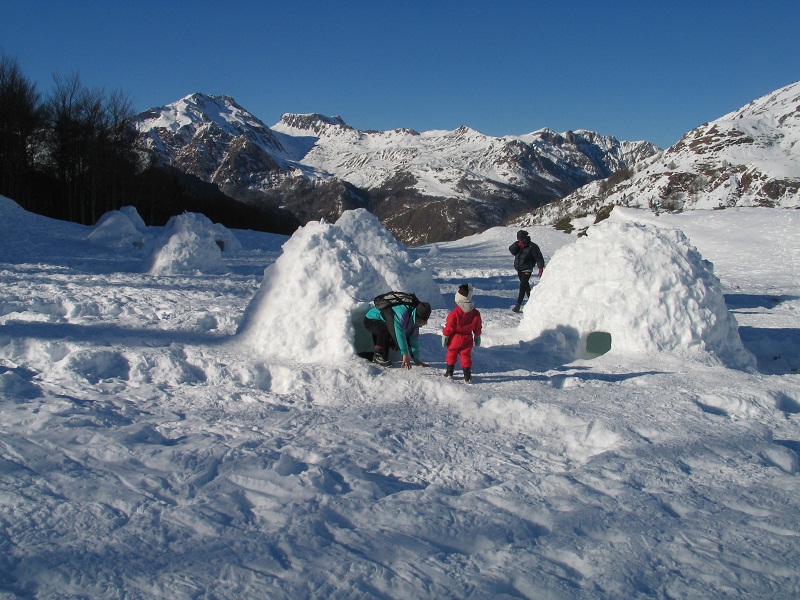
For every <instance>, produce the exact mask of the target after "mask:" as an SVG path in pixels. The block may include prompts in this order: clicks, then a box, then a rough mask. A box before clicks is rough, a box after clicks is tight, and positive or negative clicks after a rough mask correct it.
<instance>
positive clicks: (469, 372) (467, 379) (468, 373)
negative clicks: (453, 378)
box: [464, 367, 472, 383]
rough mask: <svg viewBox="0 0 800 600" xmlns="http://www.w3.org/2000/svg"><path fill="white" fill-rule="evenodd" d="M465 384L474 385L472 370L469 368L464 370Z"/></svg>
mask: <svg viewBox="0 0 800 600" xmlns="http://www.w3.org/2000/svg"><path fill="white" fill-rule="evenodd" d="M464 383H472V369H471V368H469V367H466V368H465V369H464Z"/></svg>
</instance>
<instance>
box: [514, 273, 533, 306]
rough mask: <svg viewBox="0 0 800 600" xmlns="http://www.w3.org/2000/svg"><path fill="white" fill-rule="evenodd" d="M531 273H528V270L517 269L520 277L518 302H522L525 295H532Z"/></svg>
mask: <svg viewBox="0 0 800 600" xmlns="http://www.w3.org/2000/svg"><path fill="white" fill-rule="evenodd" d="M531 275H532V273H528V272H527V271H525V272H523V271H517V277H519V296H517V304H522V301H523V300H524V299H525V296H528V297H530V295H531Z"/></svg>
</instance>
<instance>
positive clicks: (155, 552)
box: [0, 198, 800, 599]
mask: <svg viewBox="0 0 800 600" xmlns="http://www.w3.org/2000/svg"><path fill="white" fill-rule="evenodd" d="M129 216H130V215H129ZM115 217H117V218H116V219H113V220H118V221H120V222H124V221H125V220H124V219H120V218H119V215H115ZM113 220H112V219H109V220H108V221H107V222H113ZM133 221H134V222H133V225H134V227H133V228H131V227H130V226H128V224H127V223H126V224H125V228H124V235H123V234H119V235H117V236H116V237H115V235H114V233H113V232H114V231H115V230H114V229H113V228H112V229H110V230H109V229H108V227H109V226H107V228H106V230H105V231H104V232H103V233H104V234H103V235H99V234H95V236H94V239H91V238H90V235H91V234H92V233H94V232H95V231H97V230H96V229H94V228H88V227H83V226H80V225H76V224H71V223H64V222H59V221H53V220H50V219H46V218H43V217H39V216H35V215H31V214H29V213H26V212H25V211H23V210H21V209H20V208H19V207H18V206H16V205H15V204H14V203H12V202H10V201H9V200H7V199H3V198H0V233H2V243H0V598H34V597H36V598H39V597H41V598H67V597H89V598H171V599H173V598H273V599H274V598H277V599H280V598H286V599H290V598H291V599H294V598H404V599H406V598H464V597H472V598H488V597H491V598H536V599H538V598H564V599H568V598H569V599H571V598H586V599H589V598H591V599H597V598H600V599H604V598H605V599H619V598H647V597H652V598H704V599H706V598H731V597H749V598H796V597H798V595H800V575H798V573H800V480H799V478H798V472H800V467H799V466H798V454H799V453H800V374H798V368H800V236H798V235H797V231H798V230H800V211H791V210H775V209H755V208H753V209H728V210H723V211H693V212H687V213H684V214H678V215H662V216H660V217H655V216H653V215H652V213H649V212H641V213H640V212H637V211H634V210H620V209H616V210H615V211H614V212H613V213H612V217H611V219H609V220H608V221H607V222H604V223H602V224H600V225H598V226H597V227H596V228H594V227H593V228H590V230H589V236H588V237H587V238H580V239H579V240H576V238H575V237H574V236H569V235H565V234H563V233H561V232H557V231H554V230H552V229H546V228H530V229H529V231H530V232H531V237H532V238H533V239H534V240H535V241H536V242H537V243H539V245H540V246H541V248H542V250H543V252H544V254H545V258H546V259H547V261H548V267H547V269H545V274H544V277H542V279H541V282H539V283H538V286H537V288H535V289H534V295H533V300H532V302H534V303H535V304H536V309H535V310H534V309H533V304H532V305H531V306H530V307H529V308H526V309H525V310H524V312H523V314H521V315H520V314H515V313H513V312H511V311H510V310H509V307H510V306H511V305H512V304H513V303H514V301H515V297H516V291H517V280H516V277H515V275H514V272H513V268H512V257H511V255H510V254H509V253H508V245H509V244H510V243H511V242H513V241H514V240H515V239H516V236H515V233H516V231H515V230H514V229H508V228H495V229H492V230H489V231H487V232H485V233H483V234H480V235H476V236H472V237H469V238H466V239H463V240H459V241H455V242H449V243H442V244H437V245H431V246H427V247H423V248H412V249H405V250H402V249H397V248H394V246H393V245H392V240H390V239H387V238H386V236H385V232H384V231H382V230H378V229H377V228H373V229H372V231H370V226H369V223H368V222H365V221H363V220H362V221H358V222H356V223H355V224H354V223H350V226H349V228H348V227H344V225H343V224H339V225H335V224H322V223H313V224H310V225H309V226H307V227H305V228H303V229H301V230H300V231H298V233H296V234H295V236H293V237H292V239H291V243H287V244H285V246H284V243H285V242H286V241H287V238H286V237H281V236H274V235H269V234H260V233H255V232H247V231H235V232H232V233H233V235H234V236H235V241H236V243H227V244H225V245H226V246H227V248H226V250H225V251H224V252H222V251H221V250H220V251H219V252H220V255H219V256H218V255H217V254H216V252H217V250H215V249H214V248H218V245H212V246H208V245H206V246H203V250H202V251H201V252H198V253H196V254H194V256H195V257H196V256H202V257H206V258H203V259H201V261H200V262H199V263H198V262H197V261H196V260H195V262H192V261H190V260H186V259H187V256H188V255H189V254H191V252H188V250H187V248H188V249H191V247H192V245H191V244H200V243H201V242H200V241H198V240H200V238H202V237H203V235H204V231H205V230H204V229H203V224H202V223H199V220H197V223H198V224H197V227H199V229H198V228H195V229H192V228H191V227H188V228H184V229H183V230H182V232H183V233H182V234H181V235H182V236H183V237H175V236H172V237H171V238H170V237H169V236H167V235H166V232H164V231H162V230H155V229H154V230H150V231H147V230H142V228H141V223H138V222H135V219H134V220H133ZM365 223H366V230H365V229H364V227H365ZM359 227H361V229H360V230H359ZM671 228H678V229H680V230H681V231H682V232H683V234H685V236H684V235H682V234H680V233H679V232H673V231H671ZM136 230H138V231H139V233H140V234H141V236H139V235H138V234H137V233H136ZM116 231H120V232H121V231H122V229H118V230H116ZM357 231H360V232H361V233H360V236H361V240H360V241H359V240H355V239H353V236H354V235H355V232H357ZM218 233H219V232H218ZM227 233H230V232H227ZM227 233H226V234H227ZM109 234H110V235H109ZM356 237H357V236H356ZM87 238H88V239H87ZM687 238H688V240H687ZM115 239H116V241H118V242H119V243H112V242H114V241H115ZM157 240H161V242H157ZM230 241H232V240H230ZM184 242H185V243H184ZM376 242H380V243H376ZM156 243H162V244H163V246H162V247H161V251H160V252H159V249H158V248H154V244H156ZM203 243H204V242H203ZM239 243H240V244H241V248H239V247H238V244H239ZM187 244H188V245H187ZM212 244H213V240H212ZM187 252H188V254H187ZM402 252H407V253H408V257H407V260H408V261H410V263H414V265H413V266H414V267H415V268H416V267H420V269H417V273H416V277H417V278H416V279H414V277H412V276H411V275H410V271H409V270H408V269H409V267H408V265H405V266H403V265H401V264H400V262H399V261H397V260H396V259H397V257H398V256H400V257H402V256H403V254H402ZM170 256H172V257H175V260H174V261H170V260H169V257H170ZM153 257H158V260H157V261H155V260H154V258H153ZM178 257H180V258H181V260H180V261H179V260H178ZM337 257H338V258H337ZM334 258H335V259H334ZM219 260H221V261H222V264H223V265H224V267H225V269H227V272H224V273H220V272H219V270H220V269H219V265H220V263H219ZM404 261H405V258H404ZM709 261H710V262H709ZM710 263H713V269H712V266H711V264H710ZM156 264H158V265H159V268H158V269H154V266H155V265H156ZM404 264H405V263H404ZM187 265H188V266H189V268H184V267H186V266H187ZM206 265H209V266H211V267H213V268H210V269H206V268H204V267H205V266H206ZM268 265H273V266H271V267H270V268H268V269H267V273H266V274H265V273H264V268H265V267H267V266H268ZM392 265H394V266H392ZM359 269H361V271H362V272H363V273H364V278H363V279H360V278H359V277H358V276H357V273H358V272H359ZM392 269H394V270H395V271H398V270H399V271H405V272H400V273H399V274H398V273H397V272H391V273H390V272H389V271H391V270H392ZM712 270H713V272H712ZM426 273H427V274H429V275H430V276H432V278H433V279H434V280H435V282H436V283H437V284H438V285H439V288H440V290H441V298H439V299H438V301H439V304H438V306H440V307H441V306H445V308H435V310H434V312H433V315H432V318H431V320H430V322H429V324H428V325H427V326H426V327H424V328H423V329H422V338H421V339H422V354H423V360H426V361H427V362H428V363H429V365H430V366H429V367H428V368H422V367H415V368H414V369H412V370H410V371H405V370H402V369H399V368H392V369H381V368H379V367H377V366H375V365H372V364H370V363H368V362H366V361H364V360H362V359H360V358H358V357H357V356H355V354H354V353H352V355H350V353H349V351H348V349H347V344H346V343H344V345H343V342H342V340H345V342H346V340H348V339H349V336H350V335H352V333H353V332H352V330H351V326H350V325H349V321H348V320H347V319H346V318H345V319H343V318H342V315H343V314H345V313H346V311H348V310H350V309H351V308H355V307H357V306H358V305H359V303H361V302H363V301H364V300H368V299H369V298H368V297H365V296H368V295H369V294H372V293H373V291H374V290H375V289H376V288H379V287H381V285H383V284H384V283H387V282H389V280H390V279H391V280H392V282H391V285H394V284H396V283H397V282H402V281H415V282H420V283H418V284H417V283H414V284H412V285H424V281H425V274H426ZM337 281H339V282H341V285H336V282H337ZM467 281H469V282H471V283H472V284H473V285H474V286H475V303H476V306H477V308H478V310H480V311H481V314H482V315H483V320H484V335H483V336H482V341H483V344H482V346H481V347H480V348H476V349H475V351H474V353H473V359H474V363H475V364H474V368H473V370H474V384H473V385H466V384H464V383H463V381H462V380H461V375H460V369H459V368H458V367H457V369H456V380H455V381H453V382H450V381H447V380H445V379H444V378H443V377H442V376H441V374H442V372H443V370H444V362H443V359H444V350H443V349H442V347H441V345H440V337H439V331H440V327H441V325H442V324H443V322H444V319H445V317H446V315H447V312H448V311H449V310H450V308H451V307H452V306H453V305H454V304H453V294H454V293H455V291H456V289H457V287H458V285H459V284H460V283H464V282H467ZM409 291H411V290H409ZM375 293H377V292H375ZM426 293H428V294H430V292H426ZM682 298H685V302H682V301H681V299H682ZM720 298H724V305H727V308H728V309H729V313H728V311H725V310H724V308H721V306H723V305H722V304H720V302H719V300H720ZM423 299H424V298H423ZM429 300H430V299H429ZM245 313H246V314H247V318H244V316H245ZM320 315H322V317H320ZM731 315H732V316H733V317H734V318H735V320H734V319H732V318H731ZM737 322H738V335H737V329H736V324H737ZM594 330H597V331H600V332H603V333H606V334H608V336H609V338H610V351H608V352H607V353H605V354H602V355H600V356H598V357H596V358H589V357H590V356H592V355H593V354H592V353H591V352H588V348H587V347H586V341H587V334H591V333H594V332H595V331H594ZM237 331H238V332H239V333H237ZM328 346H330V352H329V353H327V352H325V350H326V348H327V347H328ZM604 349H607V348H604ZM293 353H297V354H299V355H298V356H297V357H296V359H293V358H292V356H293ZM595 354H596V352H595ZM576 356H581V357H582V358H576Z"/></svg>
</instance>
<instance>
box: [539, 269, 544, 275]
mask: <svg viewBox="0 0 800 600" xmlns="http://www.w3.org/2000/svg"><path fill="white" fill-rule="evenodd" d="M542 273H544V268H541V269H539V277H541V276H542Z"/></svg>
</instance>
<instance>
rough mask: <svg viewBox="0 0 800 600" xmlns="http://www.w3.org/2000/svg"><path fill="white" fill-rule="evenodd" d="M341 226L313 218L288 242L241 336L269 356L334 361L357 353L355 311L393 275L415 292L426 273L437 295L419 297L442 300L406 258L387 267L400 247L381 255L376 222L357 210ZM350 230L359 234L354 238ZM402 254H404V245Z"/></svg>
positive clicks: (267, 275)
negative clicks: (411, 285)
mask: <svg viewBox="0 0 800 600" xmlns="http://www.w3.org/2000/svg"><path fill="white" fill-rule="evenodd" d="M356 212H357V211H356ZM367 214H369V213H367ZM343 225H344V226H345V227H344V228H342V227H340V226H339V225H338V222H337V224H336V225H331V224H329V223H320V222H311V223H308V224H307V225H305V226H304V227H301V228H299V229H298V230H297V231H296V232H295V233H294V235H292V237H291V238H290V239H289V240H288V241H287V242H286V243H285V244H284V245H283V253H282V254H281V256H280V257H278V260H276V261H275V263H274V264H272V265H270V266H268V267H267V268H266V269H265V271H264V279H263V280H262V283H261V287H260V288H259V290H258V292H256V295H255V296H254V297H253V299H252V300H251V301H250V304H248V306H247V308H246V310H245V313H244V315H243V317H242V320H241V322H240V324H239V329H238V331H237V336H238V337H239V339H240V340H241V341H242V342H243V343H245V344H247V345H248V346H250V347H251V348H253V349H254V350H255V351H256V352H258V353H259V354H263V355H267V356H275V357H281V358H286V359H290V360H295V361H298V362H306V363H308V362H336V361H338V360H342V359H347V358H351V357H355V354H356V349H355V338H356V330H355V326H357V325H358V323H357V322H356V321H357V318H356V317H355V316H354V315H361V316H363V312H361V313H360V312H359V310H360V309H362V308H363V307H365V306H366V305H367V303H369V302H371V301H372V299H373V298H374V297H375V296H377V295H378V294H381V293H383V292H386V291H389V290H390V289H392V287H394V286H392V285H390V284H389V282H388V281H389V280H391V281H394V282H396V283H397V285H399V286H402V287H401V290H402V291H409V292H416V291H417V289H414V288H409V287H405V286H406V285H407V284H409V283H411V284H413V283H415V281H416V283H417V284H418V285H420V286H421V285H422V282H423V281H424V280H425V277H427V278H429V279H430V282H428V283H426V284H425V288H424V289H425V290H427V291H428V292H431V296H432V297H431V299H430V300H429V299H428V297H427V296H424V295H422V293H418V296H419V297H420V299H421V300H425V301H428V302H431V303H433V302H434V301H438V302H443V300H442V298H441V293H440V292H439V288H438V286H437V285H436V283H435V281H433V277H432V276H431V275H429V274H427V273H425V272H424V271H420V270H419V269H418V268H416V267H414V266H412V265H408V264H407V263H405V262H404V261H403V260H399V261H398V262H397V264H396V265H395V266H396V267H397V268H398V269H401V271H400V272H399V273H398V272H395V271H391V272H389V271H385V269H386V267H387V264H389V263H393V261H392V260H390V259H389V258H388V257H389V256H391V255H392V254H393V253H394V252H395V251H392V252H388V254H386V255H384V256H383V257H382V258H381V257H380V256H379V255H378V254H376V253H375V251H376V248H378V247H387V246H384V244H385V243H386V238H385V235H386V234H388V232H387V231H386V230H385V228H384V227H383V226H382V225H381V224H380V223H379V222H378V221H377V219H375V220H374V221H373V220H372V219H370V218H368V217H367V216H365V215H364V214H362V213H359V214H355V215H350V216H349V217H348V218H347V219H345V221H344V223H343ZM345 229H347V231H349V232H350V233H356V232H357V235H356V237H355V239H354V238H353V237H351V236H350V235H348V233H347V231H346V230H345ZM388 235H389V236H390V237H391V234H388ZM392 241H393V240H392ZM395 243H396V242H395ZM390 246H391V244H390ZM398 248H399V246H398ZM397 251H398V252H402V254H403V255H405V252H404V251H403V250H402V248H399V250H397ZM406 256H407V255H406ZM414 272H417V273H416V274H413V273H414ZM420 272H421V273H423V274H422V275H420V274H419V273H420ZM416 278H419V279H416ZM433 292H435V294H434V293H433ZM434 296H435V298H436V299H438V300H435V299H434V298H433V297H434Z"/></svg>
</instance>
